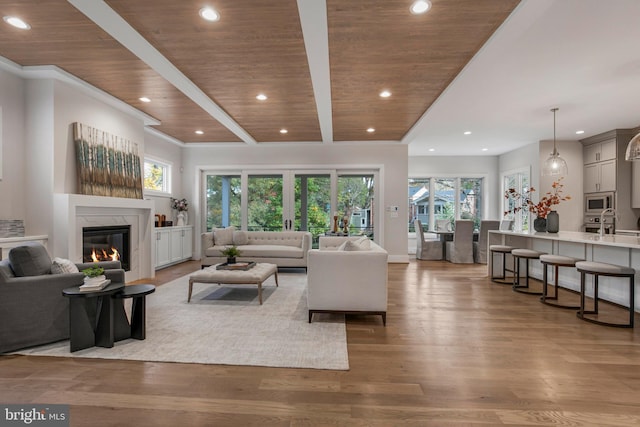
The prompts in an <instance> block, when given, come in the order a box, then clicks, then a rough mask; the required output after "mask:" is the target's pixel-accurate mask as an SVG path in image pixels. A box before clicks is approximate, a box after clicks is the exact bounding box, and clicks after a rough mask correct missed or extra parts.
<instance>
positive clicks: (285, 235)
mask: <svg viewBox="0 0 640 427" xmlns="http://www.w3.org/2000/svg"><path fill="white" fill-rule="evenodd" d="M201 238H202V241H201V243H202V267H203V268H204V267H207V266H210V265H214V264H218V263H223V262H226V260H227V258H226V257H224V256H223V255H222V254H221V253H220V251H221V250H223V249H225V248H226V247H228V246H231V245H235V246H236V247H237V248H238V249H240V251H241V252H242V254H241V256H238V257H236V260H237V261H239V262H245V261H255V262H267V263H270V264H276V265H277V266H278V267H304V268H306V267H307V257H308V253H309V249H311V238H312V237H311V233H309V232H308V231H239V230H236V229H235V228H234V227H227V228H224V229H214V230H213V231H210V232H207V233H202V236H201Z"/></svg>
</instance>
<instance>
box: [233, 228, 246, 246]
mask: <svg viewBox="0 0 640 427" xmlns="http://www.w3.org/2000/svg"><path fill="white" fill-rule="evenodd" d="M248 243H249V235H248V234H247V232H246V231H240V230H238V231H234V233H233V244H234V245H236V246H243V245H246V244H248Z"/></svg>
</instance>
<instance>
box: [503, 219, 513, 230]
mask: <svg viewBox="0 0 640 427" xmlns="http://www.w3.org/2000/svg"><path fill="white" fill-rule="evenodd" d="M514 222H515V221H514V220H512V219H503V220H502V221H500V231H511V230H512V229H513V223H514Z"/></svg>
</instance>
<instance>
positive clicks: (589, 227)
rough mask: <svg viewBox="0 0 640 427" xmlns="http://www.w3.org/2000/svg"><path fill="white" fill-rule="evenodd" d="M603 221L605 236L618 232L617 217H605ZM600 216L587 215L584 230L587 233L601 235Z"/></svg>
mask: <svg viewBox="0 0 640 427" xmlns="http://www.w3.org/2000/svg"><path fill="white" fill-rule="evenodd" d="M602 219H603V221H602V228H603V232H604V234H614V233H615V232H616V217H615V216H614V215H610V214H607V215H605V216H604V217H603V218H602ZM600 225H601V224H600V215H585V216H584V225H583V227H582V228H583V230H584V232H585V233H600Z"/></svg>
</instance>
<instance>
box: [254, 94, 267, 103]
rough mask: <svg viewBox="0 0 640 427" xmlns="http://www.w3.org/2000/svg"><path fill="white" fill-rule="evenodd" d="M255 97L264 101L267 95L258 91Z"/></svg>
mask: <svg viewBox="0 0 640 427" xmlns="http://www.w3.org/2000/svg"><path fill="white" fill-rule="evenodd" d="M256 99H257V100H258V101H266V100H267V95H265V94H264V93H259V94H258V95H257V96H256Z"/></svg>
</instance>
